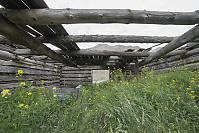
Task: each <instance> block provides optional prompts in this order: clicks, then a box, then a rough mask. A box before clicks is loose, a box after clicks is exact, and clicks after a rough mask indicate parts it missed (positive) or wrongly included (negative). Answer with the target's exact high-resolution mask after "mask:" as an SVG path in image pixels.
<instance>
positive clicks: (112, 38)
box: [0, 35, 199, 44]
mask: <svg viewBox="0 0 199 133" xmlns="http://www.w3.org/2000/svg"><path fill="white" fill-rule="evenodd" d="M176 38H177V37H166V36H135V35H69V36H60V37H37V38H36V39H38V40H39V41H41V42H43V43H51V42H53V41H54V42H56V41H57V40H63V41H65V42H69V44H70V42H71V41H73V42H110V43H169V42H171V41H172V40H174V39H176ZM193 42H199V39H195V40H193ZM0 43H8V44H9V43H11V42H10V41H9V40H8V39H6V38H5V37H3V36H0Z"/></svg>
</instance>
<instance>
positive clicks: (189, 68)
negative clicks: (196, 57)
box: [155, 63, 199, 73]
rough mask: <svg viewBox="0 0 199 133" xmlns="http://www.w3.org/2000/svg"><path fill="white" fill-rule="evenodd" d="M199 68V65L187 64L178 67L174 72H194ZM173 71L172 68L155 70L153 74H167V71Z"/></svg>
mask: <svg viewBox="0 0 199 133" xmlns="http://www.w3.org/2000/svg"><path fill="white" fill-rule="evenodd" d="M198 68H199V64H198V63H196V64H188V65H183V66H178V67H176V70H180V71H183V70H196V69H198ZM172 70H173V67H172V68H165V69H160V70H156V71H155V73H158V72H161V73H162V72H163V73H164V72H169V71H172Z"/></svg>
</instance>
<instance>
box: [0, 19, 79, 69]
mask: <svg viewBox="0 0 199 133" xmlns="http://www.w3.org/2000/svg"><path fill="white" fill-rule="evenodd" d="M0 33H1V34H2V35H3V36H5V37H7V38H8V39H9V40H11V41H14V42H17V43H19V44H22V45H25V46H27V47H28V48H30V49H32V50H34V51H37V52H38V53H41V54H43V55H46V56H48V57H50V58H52V59H54V60H58V61H59V62H62V63H64V64H67V65H70V66H76V65H75V64H74V63H72V62H70V61H68V60H66V59H65V58H64V57H63V56H61V55H59V54H57V53H56V52H54V51H53V50H51V49H50V48H48V47H47V46H45V45H44V44H42V43H41V42H39V41H38V40H36V39H34V38H33V37H32V36H31V35H29V34H28V33H27V32H25V31H23V30H21V29H20V28H19V27H18V26H17V25H15V24H13V23H11V22H10V21H8V20H7V19H6V18H5V17H3V16H2V15H0Z"/></svg>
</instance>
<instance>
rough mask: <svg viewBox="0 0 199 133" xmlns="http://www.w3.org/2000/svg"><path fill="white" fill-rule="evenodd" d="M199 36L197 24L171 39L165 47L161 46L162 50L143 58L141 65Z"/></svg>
mask: <svg viewBox="0 0 199 133" xmlns="http://www.w3.org/2000/svg"><path fill="white" fill-rule="evenodd" d="M198 37H199V25H196V26H195V27H193V28H192V29H190V30H189V31H187V32H186V33H184V34H183V35H181V36H179V37H178V38H177V39H175V40H173V41H171V42H170V43H168V44H167V45H166V46H165V47H163V48H161V49H160V50H158V51H157V52H155V53H152V54H151V55H150V56H149V57H147V58H146V59H145V60H143V61H142V62H140V64H139V65H140V66H143V65H145V64H148V63H150V62H151V61H152V60H154V59H157V58H159V57H161V56H163V55H165V54H167V53H169V52H170V51H172V50H174V49H176V48H178V47H180V46H182V45H184V44H186V43H188V42H190V41H192V40H194V39H196V38H198Z"/></svg>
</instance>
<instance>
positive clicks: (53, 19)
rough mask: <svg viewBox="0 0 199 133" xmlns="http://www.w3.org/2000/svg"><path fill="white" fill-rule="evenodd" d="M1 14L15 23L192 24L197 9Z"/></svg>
mask: <svg viewBox="0 0 199 133" xmlns="http://www.w3.org/2000/svg"><path fill="white" fill-rule="evenodd" d="M1 13H2V14H4V15H5V16H6V17H7V18H9V19H10V20H11V21H12V22H14V23H16V24H31V25H56V24H74V23H125V24H129V23H142V24H176V25H194V24H197V23H199V11H195V12H160V11H146V10H130V9H69V8H68V9H30V10H17V12H16V11H15V10H8V9H1Z"/></svg>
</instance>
